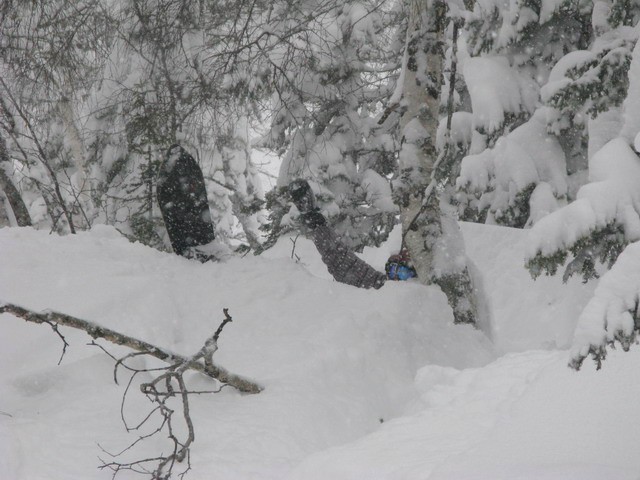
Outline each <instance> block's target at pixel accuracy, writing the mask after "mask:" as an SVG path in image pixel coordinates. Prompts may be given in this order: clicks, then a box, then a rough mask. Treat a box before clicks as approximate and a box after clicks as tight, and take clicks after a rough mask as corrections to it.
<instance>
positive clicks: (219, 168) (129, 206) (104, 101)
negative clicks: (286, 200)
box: [91, 0, 262, 247]
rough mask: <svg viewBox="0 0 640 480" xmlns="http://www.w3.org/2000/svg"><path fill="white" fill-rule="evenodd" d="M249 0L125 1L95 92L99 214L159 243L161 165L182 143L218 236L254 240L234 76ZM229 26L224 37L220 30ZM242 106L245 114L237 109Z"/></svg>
mask: <svg viewBox="0 0 640 480" xmlns="http://www.w3.org/2000/svg"><path fill="white" fill-rule="evenodd" d="M242 8H243V4H242V3H241V2H240V3H234V2H232V3H231V4H230V5H227V8H222V6H221V5H217V4H209V5H207V6H203V5H199V4H185V3H184V2H181V1H174V0H150V1H145V2H137V1H136V2H129V1H123V2H119V3H118V4H117V8H114V10H113V13H112V15H113V17H112V19H113V21H114V22H115V23H117V24H118V25H119V29H118V36H117V37H116V38H115V41H114V44H113V47H112V50H111V55H110V58H109V62H108V63H107V65H106V67H105V71H104V72H105V77H106V78H105V80H104V81H103V82H101V83H100V84H99V85H97V87H96V89H95V92H94V97H93V98H94V99H95V105H93V108H92V114H91V119H92V122H93V123H92V125H91V127H92V130H93V132H94V134H93V135H92V147H91V152H92V158H91V161H92V165H93V166H94V169H95V172H94V175H93V178H94V179H95V182H94V183H95V185H94V192H95V194H96V196H97V197H98V198H99V199H100V205H101V206H102V209H103V218H102V221H106V222H107V223H112V224H115V225H118V227H119V228H121V229H122V230H123V231H124V232H126V233H128V234H130V235H132V236H133V237H134V238H136V239H139V240H141V241H143V242H145V243H148V244H152V245H154V246H157V247H162V246H163V245H166V244H167V242H166V241H164V242H163V240H162V238H161V237H162V235H163V231H164V229H163V228H162V220H161V217H160V214H159V210H158V209H157V207H156V206H155V205H154V198H155V197H154V191H155V190H154V189H155V183H156V173H157V168H158V165H159V163H160V162H161V161H162V159H163V157H164V155H165V152H166V149H167V148H168V147H169V146H170V145H171V144H173V143H180V144H182V145H183V147H184V148H185V149H187V151H189V152H190V153H191V154H192V155H193V156H194V157H195V158H196V160H197V161H198V163H199V164H200V166H201V168H202V169H203V172H204V173H205V178H206V180H207V184H208V190H209V194H210V198H209V200H210V207H211V209H212V215H213V217H214V220H215V221H216V225H217V229H218V238H219V239H221V240H223V241H225V242H232V239H233V241H234V242H235V241H236V240H240V241H242V242H247V241H248V242H249V243H250V244H252V246H254V247H255V246H256V245H257V242H258V240H257V226H258V224H257V220H256V218H255V216H256V213H257V205H258V204H260V202H261V198H262V193H261V187H260V185H259V182H258V179H257V176H256V173H255V171H254V169H253V166H252V165H251V158H250V148H249V143H248V138H247V134H246V128H244V130H245V132H244V133H242V134H240V133H239V132H241V131H242V130H243V128H242V127H240V124H243V123H246V122H244V121H243V118H245V117H246V114H245V113H244V109H243V108H242V107H241V106H239V104H242V103H243V100H244V99H243V98H241V96H240V95H241V94H243V93H244V92H242V91H241V89H240V90H239V87H238V84H233V83H232V82H231V81H230V80H229V78H228V77H229V71H231V70H232V68H231V67H230V66H229V65H228V64H229V63H230V62H231V60H232V58H233V54H232V53H230V52H228V51H227V49H231V48H232V47H233V42H236V43H239V44H240V43H241V42H243V41H244V42H250V40H248V39H246V38H243V37H242V36H241V35H239V34H237V33H235V31H234V28H235V27H236V26H237V25H235V24H234V23H233V19H235V21H236V23H237V22H241V21H242V22H244V21H248V20H249V19H250V17H248V16H247V15H248V13H247V12H246V11H244V10H243V9H242ZM225 32H226V33H227V36H225V35H223V33H225ZM237 112H239V113H237Z"/></svg>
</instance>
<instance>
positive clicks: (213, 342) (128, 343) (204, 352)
mask: <svg viewBox="0 0 640 480" xmlns="http://www.w3.org/2000/svg"><path fill="white" fill-rule="evenodd" d="M0 313H11V314H12V315H15V316H16V317H18V318H21V319H23V320H26V321H27V322H33V323H40V324H41V323H46V324H48V325H64V326H66V327H72V328H77V329H79V330H83V331H84V332H86V333H88V334H89V335H90V336H91V337H92V338H94V339H95V338H104V339H105V340H107V341H109V342H111V343H114V344H116V345H123V346H125V347H129V348H131V349H133V350H136V351H138V352H144V353H145V354H148V355H151V356H152V357H155V358H158V359H160V360H162V361H165V362H167V363H169V364H172V365H180V367H179V368H181V369H182V371H184V370H186V369H191V370H197V371H199V372H201V373H204V374H205V375H207V376H209V377H211V378H214V379H216V380H218V381H219V382H222V383H227V384H229V385H231V386H232V387H234V388H236V389H238V390H239V391H240V392H243V393H259V392H261V391H262V387H261V386H260V385H258V384H257V383H255V382H253V381H251V380H249V379H246V378H244V377H241V376H239V375H235V374H233V373H231V372H229V371H227V370H226V369H225V368H223V367H221V366H219V365H216V364H214V363H213V360H212V359H211V356H212V355H213V353H214V352H215V351H216V350H217V348H218V347H217V339H218V335H219V334H220V333H219V331H220V330H221V328H222V326H223V325H224V324H225V323H228V322H230V321H231V319H230V318H231V317H229V316H228V312H227V311H226V309H225V322H224V323H223V325H221V327H220V328H219V329H218V331H217V332H216V333H215V334H214V335H213V336H212V337H211V338H209V339H207V341H206V342H205V345H204V347H202V349H200V351H199V352H198V353H197V354H195V355H194V356H193V357H191V358H187V357H184V356H182V355H179V354H177V353H173V352H170V351H168V350H166V349H163V348H160V347H158V346H156V345H152V344H150V343H147V342H144V341H142V340H138V339H137V338H133V337H129V336H128V335H124V334H122V333H119V332H116V331H115V330H111V329H108V328H105V327H102V326H100V325H97V324H95V323H92V322H89V321H87V320H83V319H80V318H76V317H72V316H71V315H66V314H64V313H59V312H54V311H47V312H41V313H38V312H34V311H32V310H28V309H26V308H23V307H20V306H18V305H14V304H11V303H1V302H0ZM227 318H228V320H227ZM201 359H202V360H204V363H202V362H201V361H200V360H201Z"/></svg>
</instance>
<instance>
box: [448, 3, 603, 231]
mask: <svg viewBox="0 0 640 480" xmlns="http://www.w3.org/2000/svg"><path fill="white" fill-rule="evenodd" d="M505 7H506V8H505ZM589 32H590V5H589V4H587V3H577V4H576V3H568V2H561V1H559V2H527V1H522V2H511V3H510V4H509V5H508V6H507V5H503V4H502V2H494V1H481V2H477V3H476V4H475V5H474V9H473V12H472V13H471V14H470V15H469V16H468V21H467V26H466V33H467V38H468V50H469V53H470V54H471V57H470V58H467V59H466V60H465V61H464V68H463V75H464V80H465V83H466V86H467V90H468V92H469V96H470V104H471V112H472V115H473V117H472V118H473V133H472V140H471V142H470V145H469V154H470V155H469V156H468V157H466V158H465V159H464V160H463V162H462V169H461V170H462V174H461V177H460V178H459V179H458V183H457V184H458V188H459V190H460V193H459V195H458V196H457V199H458V201H459V202H460V204H461V211H462V215H463V218H465V219H468V220H474V221H483V222H484V221H487V222H489V223H498V224H502V225H508V226H514V227H524V226H526V225H530V224H532V223H534V222H535V221H536V220H537V219H538V218H540V217H541V216H543V215H544V214H545V213H546V212H548V211H549V210H553V209H555V208H557V206H556V205H557V204H562V202H564V201H565V200H566V198H567V196H570V195H571V191H570V189H569V186H570V181H569V180H568V178H567V175H568V174H571V173H575V172H576V171H579V170H583V169H584V168H586V148H584V149H582V150H580V149H578V151H577V152H576V151H575V143H576V142H578V144H579V145H578V146H579V147H580V146H582V147H586V143H584V142H583V143H580V142H579V141H578V140H583V137H580V138H579V139H578V140H576V139H575V138H574V137H575V135H573V136H570V135H568V130H571V132H574V130H575V128H576V127H574V126H572V128H571V129H569V127H567V128H565V129H564V130H563V131H562V132H560V130H558V128H555V129H553V128H549V126H548V125H547V124H548V123H551V122H552V118H553V113H554V111H552V110H551V109H549V108H547V107H542V108H540V104H539V102H540V100H539V98H540V96H539V91H540V87H541V86H543V91H544V89H545V88H547V87H546V85H545V84H546V83H547V81H549V82H551V81H552V80H553V76H554V72H553V71H551V72H550V69H551V67H552V66H553V65H556V63H557V62H558V60H560V59H561V58H562V57H563V56H564V55H565V54H567V53H569V52H571V51H573V50H575V49H576V48H586V47H587V46H588V43H589V42H590V40H591V37H590V33H589ZM547 130H548V131H547ZM543 152H544V153H543ZM580 161H581V163H580ZM573 193H575V192H573Z"/></svg>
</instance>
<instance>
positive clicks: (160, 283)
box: [0, 225, 640, 480]
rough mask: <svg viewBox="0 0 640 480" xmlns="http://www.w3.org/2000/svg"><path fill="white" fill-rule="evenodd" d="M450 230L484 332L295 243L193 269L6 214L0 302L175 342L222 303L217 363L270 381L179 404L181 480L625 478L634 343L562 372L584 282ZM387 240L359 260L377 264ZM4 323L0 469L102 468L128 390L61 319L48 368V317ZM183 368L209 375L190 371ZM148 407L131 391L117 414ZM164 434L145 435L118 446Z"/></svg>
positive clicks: (48, 472) (67, 472)
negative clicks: (184, 408)
mask: <svg viewBox="0 0 640 480" xmlns="http://www.w3.org/2000/svg"><path fill="white" fill-rule="evenodd" d="M464 233H465V237H466V241H467V249H468V253H469V255H470V256H471V257H472V259H473V260H474V263H475V265H476V267H477V268H476V271H475V276H476V280H477V282H478V285H479V288H480V289H481V290H482V292H483V293H484V298H485V299H486V302H485V304H484V310H485V318H484V321H483V330H484V332H482V331H478V330H474V329H473V328H470V327H466V326H454V325H452V323H451V322H452V315H451V312H450V311H449V308H448V306H447V305H446V299H445V297H444V295H443V294H442V293H441V292H440V291H439V290H437V289H436V288H428V287H424V286H422V285H420V284H419V283H417V282H414V283H412V282H406V283H389V284H387V285H386V286H385V287H384V288H382V289H381V290H379V291H364V290H359V289H356V288H353V287H349V286H345V285H341V284H337V283H335V282H333V281H332V280H331V278H330V277H329V276H328V274H327V272H326V269H324V267H323V265H322V264H321V262H320V261H319V258H318V255H317V254H316V252H315V250H314V248H313V245H312V244H311V243H310V242H308V241H306V240H304V239H301V238H299V239H298V240H297V242H296V244H295V255H293V257H294V258H298V257H299V261H297V262H296V261H295V260H292V248H293V243H292V242H291V241H289V239H283V240H282V241H281V242H280V243H279V244H278V245H277V246H276V247H274V249H272V250H271V251H269V252H268V253H267V254H265V255H263V256H262V257H258V258H256V257H252V256H247V257H245V258H242V259H232V260H230V261H228V262H225V263H219V264H204V265H201V264H199V263H196V262H193V261H189V260H185V259H182V258H180V257H177V256H174V255H170V254H163V253H160V252H157V251H154V250H152V249H149V248H146V247H144V246H141V245H139V244H130V243H128V242H127V241H126V240H125V239H123V238H122V237H121V236H120V235H119V234H118V233H117V232H116V231H115V230H113V229H110V228H108V227H99V228H96V229H94V230H93V231H91V232H88V233H82V234H79V235H76V236H67V237H58V236H55V235H47V233H46V232H41V231H34V230H31V229H17V228H12V229H2V230H0V252H2V253H1V262H2V268H1V269H0V301H6V302H12V303H17V304H20V305H23V306H25V307H28V308H31V309H34V310H41V309H52V310H57V311H61V312H64V313H68V314H71V315H75V316H78V317H81V318H85V319H88V320H92V321H94V322H97V323H100V324H103V325H105V326H107V327H110V328H113V329H115V330H119V331H122V332H124V333H127V334H129V335H133V336H136V337H139V338H141V339H144V340H146V341H149V342H152V343H156V344H158V345H161V346H163V347H165V348H169V349H172V350H175V351H177V352H179V353H182V354H185V355H189V354H193V353H195V352H196V351H197V350H198V349H199V348H200V347H201V345H202V342H203V341H204V340H205V339H206V338H207V337H208V336H209V335H211V333H212V331H213V330H215V328H216V327H217V325H218V324H219V323H220V321H221V320H222V318H223V317H222V308H223V307H227V308H229V311H230V313H231V315H232V316H233V318H234V322H233V323H231V324H229V325H227V327H226V328H225V330H224V332H223V334H222V337H221V339H220V342H219V347H220V350H219V351H218V352H217V353H216V355H215V360H216V361H217V362H218V363H219V364H221V365H223V366H224V367H226V368H228V369H229V370H231V371H232V372H234V373H238V374H242V375H245V376H248V377H250V378H252V379H254V380H255V381H257V382H258V383H260V384H261V385H263V386H264V387H265V390H264V391H263V392H262V393H260V394H259V395H246V396H243V395H240V394H238V393H236V392H234V391H233V390H232V389H225V390H223V391H222V392H221V393H219V394H216V395H199V396H195V397H194V398H193V399H192V405H191V407H192V416H193V418H194V421H195V423H196V441H195V444H194V447H193V452H192V466H193V470H192V471H190V472H189V473H188V476H187V477H186V478H188V479H207V480H210V479H225V480H227V479H241V480H243V479H261V480H263V479H282V478H289V479H316V478H317V479H340V478H344V479H374V480H375V479H410V480H413V479H416V480H417V479H426V478H432V479H453V478H455V479H461V478H465V479H471V478H473V479H487V480H488V479H492V480H495V479H500V478H504V479H514V478H522V479H524V478H536V479H560V478H562V479H573V478H575V479H578V478H580V479H581V480H584V479H585V478H586V479H592V478H593V479H596V478H607V479H634V480H637V478H638V475H639V474H640V458H638V457H637V455H635V454H634V445H637V444H638V442H640V429H638V428H637V427H636V425H637V424H638V421H639V420H640V411H638V409H637V408H635V407H634V405H636V403H637V398H639V396H640V369H638V368H637V367H636V366H635V365H637V363H638V360H639V359H640V352H635V351H633V350H632V351H631V352H630V353H628V354H612V355H610V357H609V358H608V360H607V362H606V363H605V366H604V369H603V371H600V372H595V371H593V367H592V366H591V365H586V366H585V367H584V370H583V371H582V372H580V373H575V372H573V371H571V370H569V369H568V368H567V367H566V363H567V360H568V354H567V351H566V349H567V348H568V347H569V345H570V342H571V337H572V333H573V329H574V327H575V322H576V320H577V318H578V315H579V313H580V311H581V309H582V308H583V307H584V305H585V304H586V303H587V300H588V299H589V297H590V295H591V293H592V291H593V285H582V284H581V283H580V282H579V281H575V282H572V283H570V284H568V285H562V283H561V281H560V279H558V278H541V279H539V280H538V281H536V282H533V281H532V280H531V279H530V278H529V276H528V274H527V272H526V271H525V270H524V268H523V267H522V265H523V259H524V250H525V243H526V242H525V238H524V237H525V235H526V232H522V231H518V230H510V229H504V228H497V227H490V226H483V225H465V226H464ZM395 240H397V238H396V239H395ZM390 244H393V241H392V242H390ZM391 251H392V247H390V246H389V247H383V248H380V249H377V250H368V251H366V252H365V257H366V259H367V260H368V261H370V262H372V263H373V264H374V265H375V266H376V267H377V268H380V269H382V265H383V264H384V260H385V259H386V258H387V256H388V254H389V253H390V252H391ZM0 329H1V330H0V332H2V334H1V335H0V362H1V364H2V365H3V366H4V368H3V369H1V370H0V472H2V473H1V474H0V478H2V479H9V480H45V479H46V480H51V479H65V480H68V479H69V480H73V479H82V480H86V479H106V478H110V477H111V472H108V471H100V470H98V469H97V467H98V465H99V464H100V461H99V460H98V457H99V456H100V457H101V458H104V459H106V460H110V458H108V456H107V455H106V453H105V452H103V450H102V449H104V450H107V451H110V452H115V451H118V450H121V449H122V448H124V447H126V446H127V445H128V444H129V443H130V442H131V441H133V440H135V438H136V437H135V436H132V435H130V434H127V433H126V432H125V431H124V427H123V426H122V423H121V420H120V403H121V399H122V395H123V392H124V386H123V385H115V384H114V383H113V361H112V360H111V359H110V358H109V357H107V356H106V355H105V354H104V353H102V352H101V351H100V350H99V349H98V348H97V347H92V346H86V343H88V341H89V340H90V339H89V337H88V336H87V335H85V334H83V333H82V332H74V331H71V330H68V329H65V330H64V334H65V336H66V337H67V339H68V341H69V342H70V343H71V346H70V348H69V350H68V352H67V354H66V356H65V357H64V359H63V361H62V363H61V365H60V366H57V365H56V363H57V361H58V358H59V356H60V352H61V344H60V342H59V340H58V339H57V338H56V336H55V335H54V334H53V333H52V332H51V331H50V329H49V327H47V326H38V325H34V324H27V323H25V322H24V321H22V320H18V319H15V318H14V317H12V316H10V315H7V314H5V315H2V316H1V317H0ZM489 337H490V338H491V340H489ZM101 343H102V344H103V345H105V346H106V347H107V348H109V349H110V350H111V351H112V352H113V353H114V354H116V355H122V354H124V353H126V352H127V350H126V349H123V348H116V347H111V346H109V345H108V344H106V343H105V342H101ZM123 380H124V379H123ZM188 381H189V382H190V383H191V385H192V386H193V387H194V388H197V389H210V388H211V385H210V382H209V381H208V380H207V379H206V378H202V377H201V376H199V375H198V374H192V375H190V376H189V377H188ZM121 383H124V382H121ZM148 409H149V403H148V402H147V401H146V399H144V398H143V397H142V395H141V394H137V392H132V393H131V394H130V395H129V397H128V400H127V403H126V404H125V413H126V414H127V415H129V416H130V417H131V418H132V419H134V420H135V419H138V420H139V419H141V418H142V417H143V416H144V415H145V414H146V412H147V411H148ZM163 446H164V447H165V448H166V443H165V442H164V440H163V439H162V438H154V439H152V440H149V441H147V442H146V443H145V444H144V445H142V446H141V449H140V450H139V451H136V452H129V453H131V454H132V455H133V456H134V458H140V457H141V456H146V455H150V454H154V453H158V452H159V451H161V450H162V448H163ZM136 455H137V457H136ZM119 478H138V477H137V476H136V475H134V474H132V473H127V472H124V473H123V474H121V476H120V477H119Z"/></svg>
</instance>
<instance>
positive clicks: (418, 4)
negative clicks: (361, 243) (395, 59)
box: [399, 0, 477, 324]
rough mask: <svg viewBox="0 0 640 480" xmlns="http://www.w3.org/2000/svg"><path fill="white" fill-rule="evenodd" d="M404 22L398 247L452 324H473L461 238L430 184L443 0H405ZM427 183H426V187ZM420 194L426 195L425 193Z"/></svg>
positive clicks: (441, 55)
mask: <svg viewBox="0 0 640 480" xmlns="http://www.w3.org/2000/svg"><path fill="white" fill-rule="evenodd" d="M407 1H408V2H409V22H408V28H407V41H406V47H405V54H404V60H403V72H402V94H403V100H402V107H403V109H404V113H403V115H402V117H401V120H400V131H401V134H402V148H401V151H400V156H399V163H400V165H399V166H400V178H401V183H400V185H401V187H400V190H401V198H402V201H401V213H400V216H401V220H402V229H403V235H404V237H403V238H404V246H405V247H406V248H407V249H408V250H409V253H410V255H411V259H412V261H413V264H414V266H415V269H416V272H417V274H418V278H420V280H421V281H422V282H423V283H425V284H431V283H435V284H437V285H439V286H440V288H442V290H443V291H444V293H445V294H446V296H447V299H448V301H449V305H451V307H452V309H453V314H454V320H455V322H456V323H471V324H475V323H476V317H477V314H476V300H475V291H474V288H473V285H472V282H471V278H470V275H469V272H468V269H467V267H466V255H465V253H464V241H463V239H462V234H461V232H460V229H459V226H458V225H457V222H456V221H455V219H454V218H451V217H448V216H446V215H443V214H442V209H441V205H440V198H439V195H438V193H437V188H434V184H432V179H433V172H434V167H435V164H436V160H437V158H438V152H437V151H436V146H435V140H436V132H437V129H438V121H439V110H440V92H441V88H442V76H443V72H442V65H443V63H444V55H445V29H446V26H447V18H446V10H447V6H446V3H445V2H443V1H441V0H433V1H432V0H407ZM430 184H431V185H430ZM425 192H426V194H425Z"/></svg>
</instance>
